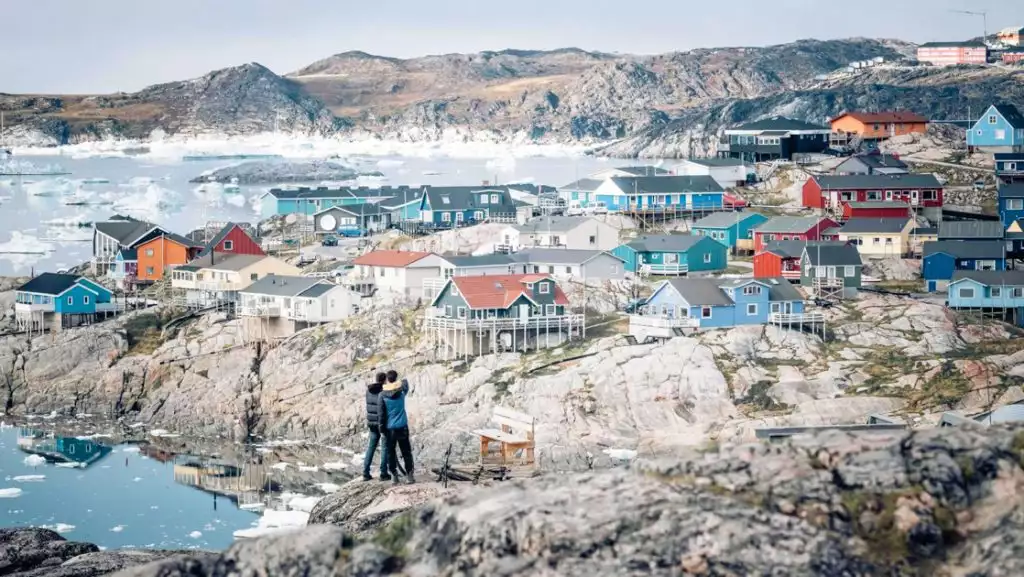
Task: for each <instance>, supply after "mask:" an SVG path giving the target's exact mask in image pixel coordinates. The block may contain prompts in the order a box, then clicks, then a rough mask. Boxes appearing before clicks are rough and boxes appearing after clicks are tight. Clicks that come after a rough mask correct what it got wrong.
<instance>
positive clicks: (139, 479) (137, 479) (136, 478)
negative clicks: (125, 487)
mask: <svg viewBox="0 0 1024 577" xmlns="http://www.w3.org/2000/svg"><path fill="white" fill-rule="evenodd" d="M141 480H142V477H135V478H134V479H132V482H133V483H138V482H139V481H141Z"/></svg>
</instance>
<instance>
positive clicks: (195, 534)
mask: <svg viewBox="0 0 1024 577" xmlns="http://www.w3.org/2000/svg"><path fill="white" fill-rule="evenodd" d="M188 536H189V537H191V538H192V539H198V538H200V537H202V536H203V534H202V532H200V531H192V532H191V533H189V534H188Z"/></svg>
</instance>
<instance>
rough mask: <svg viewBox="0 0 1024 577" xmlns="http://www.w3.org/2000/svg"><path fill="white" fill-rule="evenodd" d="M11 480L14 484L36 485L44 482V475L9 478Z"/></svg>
mask: <svg viewBox="0 0 1024 577" xmlns="http://www.w3.org/2000/svg"><path fill="white" fill-rule="evenodd" d="M11 480H12V481H14V482H15V483H38V482H39V481H44V480H46V475H18V476H17V477H11Z"/></svg>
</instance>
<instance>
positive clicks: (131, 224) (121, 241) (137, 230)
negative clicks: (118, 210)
mask: <svg viewBox="0 0 1024 577" xmlns="http://www.w3.org/2000/svg"><path fill="white" fill-rule="evenodd" d="M168 233H170V231H169V230H167V229H165V228H163V227H161V226H159V225H156V224H153V223H151V222H145V221H142V220H135V219H133V218H131V217H122V216H120V215H115V216H114V217H112V218H111V219H109V220H105V221H100V222H96V223H94V224H93V232H92V272H93V274H95V275H100V276H105V275H107V274H109V273H111V272H113V271H114V268H115V263H116V260H117V253H118V252H119V251H120V250H121V249H130V248H135V247H136V246H138V245H139V244H141V243H143V242H145V241H147V240H150V239H152V238H156V237H158V236H160V235H161V234H168Z"/></svg>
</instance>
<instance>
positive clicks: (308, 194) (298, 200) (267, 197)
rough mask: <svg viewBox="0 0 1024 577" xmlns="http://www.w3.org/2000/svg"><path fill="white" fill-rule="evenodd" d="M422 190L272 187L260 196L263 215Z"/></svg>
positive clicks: (302, 211)
mask: <svg viewBox="0 0 1024 577" xmlns="http://www.w3.org/2000/svg"><path fill="white" fill-rule="evenodd" d="M420 193H421V189H420V188H418V187H417V188H409V187H408V186H399V187H391V186H385V187H381V188H367V187H365V186H363V187H358V188H350V187H343V188H327V187H325V186H321V187H319V188H306V187H300V188H295V189H280V188H272V189H270V190H269V191H267V192H266V193H264V194H263V196H262V197H260V217H261V218H264V219H267V218H271V217H273V216H279V215H288V214H306V215H313V214H316V213H318V212H320V211H322V210H325V209H328V208H331V207H333V206H348V205H353V204H366V203H371V202H381V201H383V200H389V199H392V198H396V197H398V198H402V197H409V198H410V199H412V197H413V196H414V195H418V194H420Z"/></svg>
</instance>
